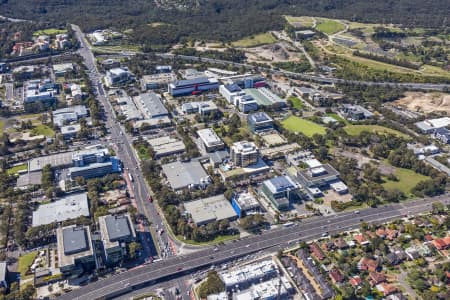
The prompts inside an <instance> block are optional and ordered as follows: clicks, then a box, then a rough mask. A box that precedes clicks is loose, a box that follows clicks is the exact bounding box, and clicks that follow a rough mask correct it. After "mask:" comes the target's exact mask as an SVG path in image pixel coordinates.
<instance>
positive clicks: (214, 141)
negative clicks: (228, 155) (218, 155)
mask: <svg viewBox="0 0 450 300" xmlns="http://www.w3.org/2000/svg"><path fill="white" fill-rule="evenodd" d="M197 135H198V136H199V138H200V141H201V142H202V145H203V147H204V148H205V150H206V152H213V151H216V150H221V149H223V148H224V147H225V144H224V142H222V140H221V139H220V138H219V137H218V136H217V134H216V133H215V132H214V130H212V129H211V128H205V129H200V130H198V131H197Z"/></svg>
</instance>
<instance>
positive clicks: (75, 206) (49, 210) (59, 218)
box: [32, 193, 89, 227]
mask: <svg viewBox="0 0 450 300" xmlns="http://www.w3.org/2000/svg"><path fill="white" fill-rule="evenodd" d="M81 216H85V217H89V205H88V200H87V194H86V193H80V194H70V195H67V196H66V197H64V198H61V199H59V200H56V201H54V202H51V203H48V204H42V205H40V206H39V207H38V209H37V210H36V211H34V212H33V222H32V226H33V227H36V226H40V225H46V224H51V223H53V222H63V221H66V220H72V219H76V218H78V217H81Z"/></svg>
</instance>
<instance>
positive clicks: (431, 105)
mask: <svg viewBox="0 0 450 300" xmlns="http://www.w3.org/2000/svg"><path fill="white" fill-rule="evenodd" d="M393 104H395V105H398V106H401V107H404V108H406V109H408V110H411V111H415V112H423V113H426V114H427V113H432V112H446V113H447V114H450V94H444V93H423V92H406V93H405V96H404V97H403V98H401V99H399V100H396V101H394V102H393Z"/></svg>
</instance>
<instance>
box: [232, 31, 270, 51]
mask: <svg viewBox="0 0 450 300" xmlns="http://www.w3.org/2000/svg"><path fill="white" fill-rule="evenodd" d="M276 41H277V39H276V38H275V37H274V36H273V35H272V34H271V33H269V32H266V33H261V34H257V35H253V36H249V37H246V38H243V39H240V40H238V41H235V42H233V43H232V45H233V46H234V47H242V48H249V47H256V46H261V45H266V44H273V43H275V42H276Z"/></svg>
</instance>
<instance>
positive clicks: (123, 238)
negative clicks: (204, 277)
mask: <svg viewBox="0 0 450 300" xmlns="http://www.w3.org/2000/svg"><path fill="white" fill-rule="evenodd" d="M98 223H99V228H100V233H101V236H102V242H103V249H104V251H105V258H106V262H107V263H108V264H111V265H114V264H117V263H119V262H120V261H121V260H122V259H123V257H124V256H125V255H126V253H127V244H129V243H131V242H133V241H134V240H135V239H136V232H135V230H134V226H133V222H132V220H131V217H130V215H129V214H124V215H107V216H102V217H99V218H98Z"/></svg>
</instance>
